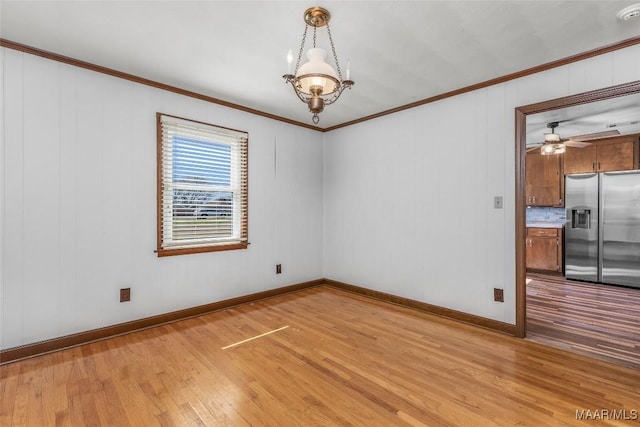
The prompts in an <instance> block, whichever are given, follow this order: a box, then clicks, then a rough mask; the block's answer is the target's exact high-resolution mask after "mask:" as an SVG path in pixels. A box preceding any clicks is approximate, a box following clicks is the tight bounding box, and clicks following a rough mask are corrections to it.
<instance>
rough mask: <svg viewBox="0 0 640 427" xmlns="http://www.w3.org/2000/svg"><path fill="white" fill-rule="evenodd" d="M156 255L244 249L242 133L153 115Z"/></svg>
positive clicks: (244, 141) (244, 151)
mask: <svg viewBox="0 0 640 427" xmlns="http://www.w3.org/2000/svg"><path fill="white" fill-rule="evenodd" d="M157 126H158V247H157V251H156V252H157V253H158V256H167V255H181V254H187V253H197V252H210V251H219V250H230V249H244V248H246V247H247V198H248V197H247V157H248V156H247V149H248V148H247V145H248V138H247V137H248V134H247V133H246V132H241V131H236V130H232V129H226V128H222V127H218V126H213V125H209V124H206V123H201V122H195V121H191V120H186V119H181V118H178V117H173V116H169V115H166V114H161V113H158V114H157Z"/></svg>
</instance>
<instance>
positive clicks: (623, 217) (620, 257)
mask: <svg viewBox="0 0 640 427" xmlns="http://www.w3.org/2000/svg"><path fill="white" fill-rule="evenodd" d="M565 206H566V209H567V220H566V226H565V276H566V277H567V278H568V279H577V280H585V281H590V282H600V283H610V284H614V285H624V286H632V287H636V288H640V171H625V172H602V173H585V174H575V175H567V176H566V180H565Z"/></svg>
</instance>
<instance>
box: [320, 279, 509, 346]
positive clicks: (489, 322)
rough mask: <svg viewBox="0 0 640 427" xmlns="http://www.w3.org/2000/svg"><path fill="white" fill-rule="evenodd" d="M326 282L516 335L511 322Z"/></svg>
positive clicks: (332, 281) (369, 295)
mask: <svg viewBox="0 0 640 427" xmlns="http://www.w3.org/2000/svg"><path fill="white" fill-rule="evenodd" d="M324 284H325V285H328V286H333V287H335V288H338V289H342V290H345V291H349V292H354V293H357V294H360V295H365V296H368V297H371V298H375V299H378V300H381V301H386V302H390V303H393V304H398V305H402V306H405V307H410V308H414V309H417V310H420V311H424V312H426V313H430V314H435V315H437V316H441V317H446V318H448V319H452V320H457V321H460V322H464V323H469V324H472V325H475V326H480V327H482V328H486V329H491V330H494V331H497V332H502V333H505V334H508V335H515V333H516V326H515V325H511V324H509V323H504V322H500V321H498V320H493V319H487V318H486V317H481V316H476V315H474V314H469V313H464V312H462V311H457V310H452V309H449V308H444V307H440V306H437V305H432V304H428V303H426V302H421V301H416V300H413V299H409V298H404V297H399V296H396V295H392V294H387V293H385V292H380V291H375V290H372V289H367V288H362V287H360V286H355V285H350V284H348V283H343V282H338V281H336V280H331V279H324Z"/></svg>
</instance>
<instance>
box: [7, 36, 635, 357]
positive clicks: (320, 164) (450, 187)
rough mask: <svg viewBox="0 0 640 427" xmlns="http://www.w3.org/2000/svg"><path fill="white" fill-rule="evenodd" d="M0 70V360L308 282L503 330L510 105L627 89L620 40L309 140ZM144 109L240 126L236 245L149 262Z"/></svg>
mask: <svg viewBox="0 0 640 427" xmlns="http://www.w3.org/2000/svg"><path fill="white" fill-rule="evenodd" d="M0 61H1V62H0V73H2V75H1V76H0V77H1V78H2V102H1V103H0V112H1V113H2V114H1V116H0V117H2V123H0V135H1V136H2V140H1V141H0V155H1V167H2V171H1V172H2V173H1V174H0V192H1V194H0V195H1V197H0V201H1V202H0V203H1V205H0V241H1V246H0V279H1V284H0V310H1V313H0V348H2V349H6V348H10V347H14V346H18V345H22V344H27V343H32V342H35V341H39V340H44V339H49V338H54V337H58V336H61V335H66V334H71V333H75V332H80V331H85V330H89V329H94V328H98V327H101V326H106V325H111V324H116V323H120V322H124V321H128V320H133V319H138V318H142V317H147V316H151V315H155V314H160V313H165V312H169V311H174V310H178V309H181V308H186V307H192V306H196V305H200V304H206V303H209V302H213V301H219V300H223V299H226V298H231V297H235V296H239V295H246V294H249V293H252V292H258V291H261V290H267V289H272V288H276V287H280V286H284V285H288V284H293V283H299V282H302V281H306V280H313V279H317V278H320V277H323V276H324V277H327V278H331V279H335V280H339V281H343V282H347V283H351V284H355V285H360V286H364V287H367V288H371V289H376V290H380V291H384V292H389V293H392V294H396V295H400V296H405V297H408V298H412V299H416V300H419V301H425V302H428V303H431V304H436V305H440V306H443V307H448V308H453V309H456V310H460V311H464V312H468V313H472V314H476V315H480V316H484V317H487V318H491V319H495V320H500V321H505V322H509V323H514V322H515V295H514V292H515V283H514V275H515V261H514V239H515V237H514V236H515V231H514V227H515V225H514V222H515V212H514V205H515V204H514V193H515V189H514V187H515V178H514V169H515V159H514V108H515V107H517V106H519V105H525V104H530V103H533V102H538V101H543V100H547V99H551V98H557V97H561V96H566V95H569V94H574V93H580V92H584V91H588V90H592V89H597V88H601V87H606V86H611V85H614V84H619V83H623V82H628V81H634V80H639V79H640V46H635V47H631V48H627V49H624V50H621V51H616V52H613V53H610V54H606V55H601V56H598V57H595V58H592V59H589V60H586V61H582V62H580V63H575V64H571V65H568V66H565V67H561V68H558V69H554V70H550V71H547V72H544V73H539V74H536V75H533V76H528V77H525V78H522V79H518V80H514V81H510V82H507V83H504V84H500V85H496V86H492V87H489V88H485V89H481V90H478V91H474V92H472V93H468V94H464V95H460V96H457V97H454V98H449V99H445V100H442V101H439V102H436V103H432V104H427V105H424V106H421V107H418V108H414V109H411V110H407V111H403V112H399V113H396V114H394V115H390V116H385V117H381V118H378V119H375V120H372V121H368V122H363V123H360V124H358V125H354V126H350V127H347V128H344V129H340V130H336V131H333V132H329V133H326V134H321V133H318V132H314V131H311V130H307V129H303V128H299V127H295V126H291V125H287V124H283V123H280V122H275V121H272V120H269V119H266V118H262V117H259V116H255V115H251V114H248V113H243V112H240V111H236V110H233V109H228V108H224V107H222V106H218V105H214V104H210V103H206V102H203V101H198V100H195V99H192V98H188V97H184V96H181V95H177V94H173V93H169V92H164V91H161V90H158V89H155V88H151V87H147V86H142V85H138V84H135V83H132V82H128V81H124V80H120V79H116V78H113V77H109V76H106V75H102V74H98V73H94V72H91V71H87V70H83V69H79V68H75V67H71V66H68V65H64V64H60V63H58V62H54V61H49V60H46V59H42V58H39V57H35V56H32V55H27V54H23V53H20V52H17V51H14V50H10V49H5V48H2V49H0ZM157 111H161V112H164V113H168V114H173V115H177V116H183V117H188V118H193V119H195V120H201V121H205V122H210V123H214V124H217V125H221V126H226V127H231V128H236V129H240V130H244V131H248V132H249V138H250V142H249V240H250V241H251V245H250V247H249V249H248V250H240V251H230V252H217V253H208V254H197V255H186V256H176V257H166V258H157V257H156V256H155V254H154V253H153V250H154V248H155V235H156V234H155V233H156V223H155V221H156V219H155V218H156V217H155V215H156V213H155V194H156V188H155V149H156V147H155V144H156V140H155V138H156V136H155V135H156V134H155V113H156V112H157ZM323 140H324V146H323ZM323 150H324V151H323ZM275 153H277V158H275ZM494 195H502V196H504V201H505V209H503V210H495V209H493V207H492V199H493V196H494ZM323 250H324V251H323ZM276 263H282V264H283V274H282V275H278V276H276V275H275V274H274V265H275V264H276ZM128 286H130V287H131V288H132V301H131V302H129V303H119V302H118V290H119V288H121V287H128ZM493 287H501V288H504V289H505V303H504V304H501V303H494V302H493V301H492V296H493V295H492V288H493Z"/></svg>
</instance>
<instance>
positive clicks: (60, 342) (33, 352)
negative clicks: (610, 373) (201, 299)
mask: <svg viewBox="0 0 640 427" xmlns="http://www.w3.org/2000/svg"><path fill="white" fill-rule="evenodd" d="M320 285H328V286H332V287H334V288H338V289H342V290H345V291H349V292H353V293H357V294H360V295H365V296H367V297H370V298H375V299H377V300H380V301H385V302H390V303H393V304H398V305H402V306H405V307H410V308H413V309H417V310H420V311H424V312H427V313H431V314H435V315H438V316H441V317H446V318H449V319H453V320H457V321H460V322H464V323H469V324H472V325H475V326H480V327H483V328H487V329H492V330H495V331H498V332H502V333H505V334H509V335H515V325H511V324H508V323H504V322H499V321H497V320H492V319H487V318H485V317H481V316H476V315H473V314H468V313H463V312H461V311H456V310H451V309H448V308H444V307H439V306H437V305H432V304H428V303H425V302H421V301H416V300H412V299H409V298H404V297H399V296H396V295H392V294H387V293H384V292H380V291H375V290H372V289H367V288H362V287H359V286H355V285H350V284H348V283H343V282H339V281H336V280H331V279H317V280H311V281H309V282H303V283H298V284H295V285H290V286H285V287H281V288H277V289H271V290H268V291H263V292H257V293H254V294H250V295H245V296H241V297H237V298H231V299H227V300H224V301H218V302H213V303H210V304H205V305H200V306H197V307H191V308H186V309H183V310H178V311H172V312H170V313H165V314H159V315H156V316H151V317H145V318H143V319H138V320H132V321H130V322H125V323H119V324H117V325H111V326H105V327H103V328H98V329H92V330H89V331H84V332H79V333H77V334H71V335H65V336H63V337H58V338H52V339H49V340H45V341H39V342H35V343H32V344H25V345H22V346H18V347H13V348H8V349H6V350H2V351H0V365H2V364H5V363H9V362H15V361H17V360H21V359H26V358H28V357H33V356H38V355H41V354H45V353H51V352H53V351H58V350H62V349H65V348H69V347H75V346H78V345H82V344H87V343H90V342H93V341H99V340H103V339H107V338H111V337H114V336H117V335H123V334H128V333H131V332H135V331H139V330H142V329H146V328H151V327H154V326H159V325H163V324H166V323H171V322H176V321H179V320H183V319H187V318H189V317H195V316H200V315H203V314H206V313H210V312H213V311H217V310H222V309H225V308H230V307H233V306H236V305H240V304H246V303H250V302H254V301H258V300H263V299H266V298H272V297H276V296H279V295H283V294H286V293H289V292H295V291H299V290H302V289H307V288H311V287H314V286H320Z"/></svg>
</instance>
